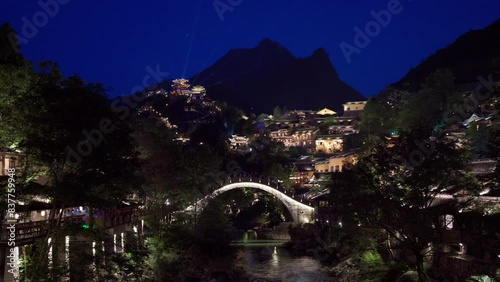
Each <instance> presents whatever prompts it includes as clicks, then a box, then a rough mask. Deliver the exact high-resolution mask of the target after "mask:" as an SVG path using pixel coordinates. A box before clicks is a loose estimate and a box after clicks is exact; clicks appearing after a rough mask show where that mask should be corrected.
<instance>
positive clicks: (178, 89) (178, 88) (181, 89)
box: [170, 78, 191, 96]
mask: <svg viewBox="0 0 500 282" xmlns="http://www.w3.org/2000/svg"><path fill="white" fill-rule="evenodd" d="M172 83H173V84H172V91H171V92H170V93H171V95H172V96H191V90H190V89H189V88H190V85H189V80H187V79H184V78H178V79H174V80H173V81H172Z"/></svg>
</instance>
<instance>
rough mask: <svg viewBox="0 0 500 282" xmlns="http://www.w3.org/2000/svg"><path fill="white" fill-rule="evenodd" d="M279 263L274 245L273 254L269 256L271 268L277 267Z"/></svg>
mask: <svg viewBox="0 0 500 282" xmlns="http://www.w3.org/2000/svg"><path fill="white" fill-rule="evenodd" d="M279 264H280V258H279V256H278V249H276V247H274V251H273V254H272V256H271V266H272V267H273V268H277V267H278V266H279Z"/></svg>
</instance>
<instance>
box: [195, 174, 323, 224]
mask: <svg viewBox="0 0 500 282" xmlns="http://www.w3.org/2000/svg"><path fill="white" fill-rule="evenodd" d="M243 188H252V189H258V190H261V191H264V192H267V193H269V194H271V195H273V196H275V197H276V198H277V199H278V200H280V201H281V202H282V203H283V204H284V205H285V207H286V208H287V209H288V211H289V213H290V215H291V216H292V219H293V222H294V223H296V224H302V223H309V222H312V221H313V217H314V208H313V207H310V206H308V205H305V204H303V203H301V202H298V201H296V200H294V199H293V198H291V197H290V196H288V195H286V194H285V193H282V192H280V191H278V190H277V189H275V188H273V187H271V186H268V185H265V184H262V183H255V182H238V183H231V184H227V185H224V186H222V187H221V188H219V189H217V190H215V191H213V192H212V193H211V194H209V195H207V196H205V197H204V198H202V199H201V200H199V201H198V202H197V203H196V204H195V205H191V206H189V207H188V208H187V209H186V211H188V212H193V211H194V210H195V209H196V210H197V211H199V212H201V211H202V210H203V209H204V208H205V207H206V206H207V205H208V203H209V201H210V200H211V199H213V198H215V197H217V196H219V195H221V194H223V193H225V192H227V191H231V190H234V189H243Z"/></svg>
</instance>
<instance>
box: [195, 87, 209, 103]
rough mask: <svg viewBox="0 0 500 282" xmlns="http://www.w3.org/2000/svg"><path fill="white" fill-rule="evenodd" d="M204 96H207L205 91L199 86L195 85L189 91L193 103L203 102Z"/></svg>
mask: <svg viewBox="0 0 500 282" xmlns="http://www.w3.org/2000/svg"><path fill="white" fill-rule="evenodd" d="M206 95H207V90H206V89H205V87H203V86H201V85H195V86H193V88H192V89H191V101H193V102H195V103H196V102H201V101H203V100H204V99H205V96H206Z"/></svg>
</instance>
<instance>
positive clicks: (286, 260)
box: [233, 233, 333, 282]
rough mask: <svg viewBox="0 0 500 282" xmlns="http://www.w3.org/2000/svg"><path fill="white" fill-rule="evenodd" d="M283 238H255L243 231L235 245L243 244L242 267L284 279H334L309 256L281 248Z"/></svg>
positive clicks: (310, 281) (293, 281)
mask: <svg viewBox="0 0 500 282" xmlns="http://www.w3.org/2000/svg"><path fill="white" fill-rule="evenodd" d="M284 242H285V241H278V240H258V239H256V238H255V236H253V234H252V233H246V234H245V236H244V237H243V239H242V240H238V241H235V242H234V243H233V244H234V245H239V246H242V247H243V248H244V253H245V270H246V271H247V273H250V274H251V275H252V276H254V277H258V278H267V279H273V280H277V281H283V282H326V281H333V280H332V278H331V277H329V276H328V274H327V273H326V272H325V271H324V270H323V266H322V265H321V263H320V262H319V261H317V260H315V259H314V258H312V257H308V256H294V255H292V254H291V253H290V252H289V251H287V250H286V249H284V248H281V245H282V244H283V243H284Z"/></svg>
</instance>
